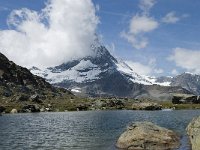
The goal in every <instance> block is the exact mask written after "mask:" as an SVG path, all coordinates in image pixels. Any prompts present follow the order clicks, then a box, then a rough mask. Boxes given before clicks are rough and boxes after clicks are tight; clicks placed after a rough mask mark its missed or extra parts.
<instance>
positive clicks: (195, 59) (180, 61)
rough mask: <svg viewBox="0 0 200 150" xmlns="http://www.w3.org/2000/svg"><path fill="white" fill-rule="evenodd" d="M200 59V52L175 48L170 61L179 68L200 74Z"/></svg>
mask: <svg viewBox="0 0 200 150" xmlns="http://www.w3.org/2000/svg"><path fill="white" fill-rule="evenodd" d="M199 58H200V50H190V49H184V48H175V49H174V52H173V54H172V55H171V56H170V57H169V58H168V59H169V60H170V61H174V62H175V63H176V65H177V66H178V67H181V68H183V69H186V70H187V71H190V72H193V73H198V74H200V63H199Z"/></svg>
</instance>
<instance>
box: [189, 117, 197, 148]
mask: <svg viewBox="0 0 200 150" xmlns="http://www.w3.org/2000/svg"><path fill="white" fill-rule="evenodd" d="M186 130H187V134H188V135H189V138H190V142H191V144H192V150H199V149H200V116H199V117H198V118H194V119H193V120H192V121H191V122H190V123H189V125H188V126H187V129H186Z"/></svg>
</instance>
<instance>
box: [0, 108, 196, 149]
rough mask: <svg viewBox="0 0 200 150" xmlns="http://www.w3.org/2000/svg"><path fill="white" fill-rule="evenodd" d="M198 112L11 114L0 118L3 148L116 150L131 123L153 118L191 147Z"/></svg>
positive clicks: (0, 134) (0, 145) (0, 143)
mask: <svg viewBox="0 0 200 150" xmlns="http://www.w3.org/2000/svg"><path fill="white" fill-rule="evenodd" d="M198 115H200V111H199V110H195V111H194V110H181V111H171V112H162V111H155V112H147V111H90V112H65V113H37V114H14V115H10V114H8V115H3V116H1V117H0V148H1V149H4V150H6V149H20V150H21V149H65V150H66V149H67V150H68V149H69V150H71V149H72V150H94V149H95V150H112V149H113V150H114V149H115V147H114V144H115V142H116V140H117V138H118V137H119V135H120V134H121V133H122V132H123V130H124V129H125V128H126V126H127V125H128V124H129V123H130V122H134V121H151V122H154V123H156V124H158V125H160V126H163V127H166V128H169V129H172V130H175V131H177V132H179V133H180V134H181V135H182V136H183V138H182V147H181V148H180V149H181V150H188V149H189V148H188V144H187V138H186V136H185V128H186V126H187V124H188V123H189V121H190V120H191V119H192V118H193V117H194V116H198Z"/></svg>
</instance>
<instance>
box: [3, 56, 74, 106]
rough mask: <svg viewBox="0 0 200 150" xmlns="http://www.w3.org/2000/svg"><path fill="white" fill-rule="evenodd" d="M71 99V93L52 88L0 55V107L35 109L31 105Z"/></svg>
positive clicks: (41, 79) (42, 104) (43, 80)
mask: <svg viewBox="0 0 200 150" xmlns="http://www.w3.org/2000/svg"><path fill="white" fill-rule="evenodd" d="M73 97H74V95H73V94H72V93H71V92H69V91H67V90H65V89H61V88H55V87H53V86H52V85H51V84H49V83H48V82H46V81H45V79H43V78H41V77H38V76H36V75H33V74H32V73H31V72H30V71H29V70H28V69H26V68H23V67H20V66H18V65H16V64H15V63H14V62H12V61H9V60H8V59H7V58H6V57H5V56H4V55H3V54H1V53H0V106H2V107H4V109H8V110H9V109H13V108H12V107H13V106H15V107H17V108H18V109H21V110H22V107H25V106H26V109H29V108H30V109H31V108H32V107H34V109H35V105H34V106H33V105H32V106H31V104H38V106H39V105H40V106H44V105H48V104H49V102H50V101H51V100H52V99H59V100H69V99H70V98H73ZM44 107H45V106H44Z"/></svg>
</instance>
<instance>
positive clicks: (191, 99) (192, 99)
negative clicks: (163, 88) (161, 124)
mask: <svg viewBox="0 0 200 150" xmlns="http://www.w3.org/2000/svg"><path fill="white" fill-rule="evenodd" d="M172 103H173V104H200V97H199V96H195V95H182V96H181V95H180V96H173V98H172Z"/></svg>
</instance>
